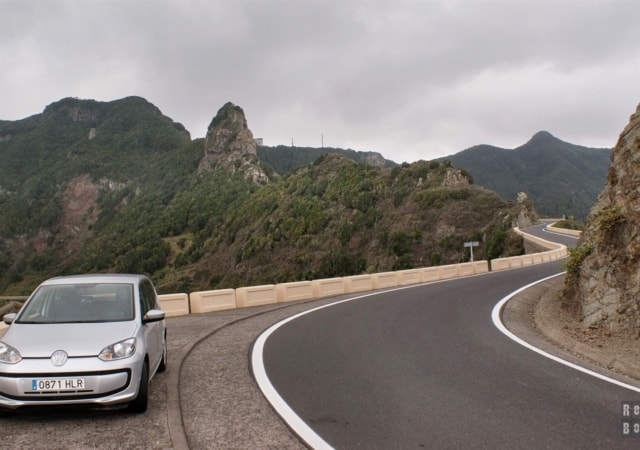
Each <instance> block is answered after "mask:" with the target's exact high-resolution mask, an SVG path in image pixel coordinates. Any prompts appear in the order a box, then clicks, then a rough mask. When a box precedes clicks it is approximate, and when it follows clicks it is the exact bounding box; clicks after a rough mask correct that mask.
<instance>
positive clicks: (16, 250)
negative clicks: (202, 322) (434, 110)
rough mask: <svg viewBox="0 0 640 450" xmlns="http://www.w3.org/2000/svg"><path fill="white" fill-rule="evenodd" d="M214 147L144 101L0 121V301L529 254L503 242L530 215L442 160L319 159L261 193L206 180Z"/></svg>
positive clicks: (244, 182) (76, 103) (211, 177)
mask: <svg viewBox="0 0 640 450" xmlns="http://www.w3.org/2000/svg"><path fill="white" fill-rule="evenodd" d="M230 109H233V108H230ZM240 111H241V110H240ZM236 112H237V109H236ZM213 123H224V121H223V120H222V121H215V120H214V121H212V124H213ZM236 134H237V135H244V134H246V133H236ZM249 135H250V133H249ZM204 144H205V141H204V140H203V139H195V140H191V138H190V135H189V133H188V132H187V131H186V130H185V129H184V127H183V126H182V125H180V124H179V123H176V122H174V121H173V120H171V119H170V118H168V117H166V116H164V115H163V114H162V113H161V112H160V111H159V110H158V109H157V108H156V107H155V106H153V105H152V104H151V103H149V102H148V101H146V100H144V99H142V98H139V97H129V98H124V99H121V100H116V101H112V102H97V101H93V100H78V99H71V98H68V99H63V100H61V101H59V102H56V103H53V104H51V105H49V106H48V107H47V108H46V109H45V110H44V111H43V113H42V114H37V115H34V116H32V117H28V118H26V119H23V120H18V121H0V211H2V214H0V293H5V294H13V295H19V294H26V293H29V292H30V290H31V289H33V287H35V285H37V283H38V282H40V281H41V280H42V279H43V278H46V277H49V276H53V275H58V274H69V273H80V272H98V271H109V272H111V271H118V272H140V273H146V274H148V275H150V276H152V277H153V278H154V280H155V281H156V283H157V285H158V286H159V288H160V290H161V292H177V291H194V290H203V289H212V288H224V287H237V286H242V285H250V284H257V283H274V282H283V281H295V280H302V279H311V278H317V277H329V276H341V275H352V274H358V273H363V272H373V271H387V270H395V269H404V268H411V267H419V266H430V265H438V264H447V263H455V262H460V261H466V260H467V259H468V254H467V253H466V251H465V249H464V248H463V246H462V243H463V242H464V241H465V240H470V239H471V240H478V241H480V242H481V246H480V247H479V248H478V249H476V250H475V251H474V255H475V256H476V258H477V259H480V258H493V257H498V256H504V255H512V254H518V253H521V252H522V243H521V240H520V238H518V237H516V236H513V235H511V234H510V232H509V229H510V228H511V226H512V223H513V219H514V218H515V217H516V216H517V215H518V214H519V213H520V211H521V210H522V208H523V205H521V204H514V203H511V202H505V201H503V200H501V199H500V198H499V197H498V196H497V195H496V194H494V193H493V192H491V191H488V190H486V189H483V188H480V187H477V186H475V185H473V184H470V183H469V180H468V178H467V177H466V176H465V174H464V172H461V171H459V170H457V169H455V168H454V167H452V166H451V165H450V164H448V163H438V162H435V161H434V162H418V163H414V164H403V165H402V166H396V167H393V168H390V167H382V166H384V165H385V163H383V164H379V158H377V157H376V156H375V155H376V154H373V155H372V154H369V153H365V154H362V155H360V154H358V153H356V154H355V155H353V154H351V153H350V152H352V151H342V152H338V153H342V154H326V152H324V154H323V155H322V156H320V157H319V158H317V159H315V161H314V162H313V163H304V162H301V161H299V162H297V163H296V164H297V165H296V167H298V168H295V167H294V166H291V167H289V168H285V167H284V166H282V165H281V166H279V168H278V170H276V172H279V173H281V174H282V176H280V177H275V178H272V179H271V180H270V181H269V182H268V183H266V184H264V185H263V184H256V183H253V182H251V181H250V180H249V179H248V178H247V177H246V176H244V175H243V173H242V172H241V171H236V170H231V171H229V170H224V169H221V168H220V167H222V166H216V165H212V166H211V167H218V168H216V169H210V170H202V167H200V169H199V163H200V162H201V160H202V158H203V156H204V154H205V152H204ZM216 151H218V150H216ZM222 151H223V153H224V149H223V150H222ZM235 151H237V148H236V150H235ZM302 153H304V151H303V152H302ZM307 154H310V152H307ZM216 155H218V153H216ZM233 155H234V154H233V153H228V154H227V156H225V158H227V159H226V160H225V161H227V162H228V158H230V157H232V156H233ZM344 155H348V156H349V155H350V156H358V158H354V159H359V161H371V157H372V156H373V157H374V160H377V161H378V165H370V164H367V163H365V162H356V161H354V160H353V159H350V158H348V157H346V156H344ZM274 157H275V158H276V159H277V157H276V156H274V155H272V156H270V158H272V159H270V161H272V162H273V161H274V160H273V158H274ZM360 157H361V158H362V159H360ZM240 158H244V159H243V162H242V164H245V163H246V162H247V161H250V159H246V158H245V157H244V156H243V155H240ZM267 159H268V158H267ZM281 161H282V159H281ZM273 163H274V164H276V163H275V162H273ZM242 164H241V161H239V163H238V165H237V167H236V168H242V167H246V168H248V169H247V170H250V169H251V168H252V167H255V166H251V165H250V164H249V165H242ZM261 164H264V165H265V166H267V165H268V161H265V160H263V161H262V162H261ZM203 167H205V166H203ZM226 167H231V168H232V169H234V166H233V165H231V166H226ZM267 172H269V171H267Z"/></svg>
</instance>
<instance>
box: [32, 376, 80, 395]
mask: <svg viewBox="0 0 640 450" xmlns="http://www.w3.org/2000/svg"><path fill="white" fill-rule="evenodd" d="M84 388H85V383H84V378H47V379H44V380H31V391H33V392H48V391H77V390H80V389H84Z"/></svg>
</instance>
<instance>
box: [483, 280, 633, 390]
mask: <svg viewBox="0 0 640 450" xmlns="http://www.w3.org/2000/svg"><path fill="white" fill-rule="evenodd" d="M562 274H564V272H560V273H557V274H555V275H551V276H550V277H546V278H543V279H541V280H538V281H534V282H533V283H530V284H528V285H526V286H523V287H521V288H520V289H518V290H516V291H513V292H512V293H510V294H509V295H507V296H506V297H504V298H503V299H502V300H500V301H499V302H498V303H497V304H496V305H495V306H494V307H493V311H492V312H491V319H492V320H493V324H494V325H495V326H496V328H498V330H500V331H501V332H502V333H503V334H505V335H506V336H507V337H509V338H511V339H512V340H514V341H515V342H517V343H518V344H520V345H522V346H524V347H526V348H528V349H529V350H532V351H534V352H536V353H538V354H540V355H542V356H545V357H547V358H549V359H551V360H553V361H556V362H558V363H560V364H564V365H565V366H568V367H571V368H572V369H575V370H577V371H580V372H582V373H586V374H588V375H591V376H594V377H596V378H599V379H601V380H604V381H607V382H609V383H612V384H615V385H617V386H620V387H623V388H625V389H629V390H631V391H635V392H640V388H639V387H636V386H632V385H630V384H627V383H623V382H622V381H619V380H616V379H613V378H610V377H608V376H606V375H602V374H599V373H597V372H594V371H593V370H589V369H587V368H585V367H582V366H579V365H577V364H574V363H572V362H569V361H566V360H564V359H562V358H560V357H558V356H555V355H552V354H551V353H547V352H545V351H544V350H542V349H540V348H538V347H535V346H533V345H531V344H529V343H528V342H526V341H524V340H522V339H520V338H519V337H518V336H516V335H515V334H513V333H512V332H511V331H509V330H508V329H507V327H505V326H504V324H503V323H502V318H501V315H502V314H501V313H502V308H503V307H504V305H505V304H506V303H507V302H508V301H509V300H511V298H513V297H514V296H516V295H517V294H519V293H520V292H522V291H524V290H525V289H528V288H530V287H531V286H534V285H536V284H538V283H542V282H543V281H547V280H550V279H551V278H554V277H557V276H560V275H562Z"/></svg>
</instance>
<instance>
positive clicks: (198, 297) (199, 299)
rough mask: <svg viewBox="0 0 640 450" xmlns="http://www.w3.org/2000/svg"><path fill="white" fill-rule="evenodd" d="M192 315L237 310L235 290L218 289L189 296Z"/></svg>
mask: <svg viewBox="0 0 640 450" xmlns="http://www.w3.org/2000/svg"><path fill="white" fill-rule="evenodd" d="M189 302H190V304H191V312H192V313H205V312H212V311H223V310H225V309H235V308H236V307H237V305H236V291H235V289H218V290H215V291H204V292H193V293H191V295H189Z"/></svg>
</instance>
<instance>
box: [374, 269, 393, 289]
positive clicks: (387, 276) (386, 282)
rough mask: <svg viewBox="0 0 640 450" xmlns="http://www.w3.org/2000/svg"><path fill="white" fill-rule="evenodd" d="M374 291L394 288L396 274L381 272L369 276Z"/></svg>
mask: <svg viewBox="0 0 640 450" xmlns="http://www.w3.org/2000/svg"><path fill="white" fill-rule="evenodd" d="M371 281H372V282H373V288H374V289H386V288H391V287H396V286H397V285H398V276H397V275H396V272H381V273H374V274H372V275H371Z"/></svg>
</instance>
